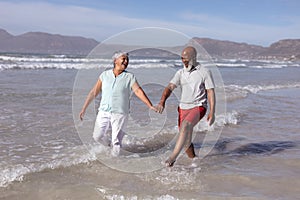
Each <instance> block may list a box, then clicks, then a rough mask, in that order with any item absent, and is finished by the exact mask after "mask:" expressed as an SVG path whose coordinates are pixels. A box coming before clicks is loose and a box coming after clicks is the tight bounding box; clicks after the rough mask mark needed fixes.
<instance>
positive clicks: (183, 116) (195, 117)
mask: <svg viewBox="0 0 300 200" xmlns="http://www.w3.org/2000/svg"><path fill="white" fill-rule="evenodd" d="M205 113H206V108H205V107H203V106H197V107H195V108H191V109H180V108H179V107H178V114H179V115H178V128H180V126H181V123H182V122H183V120H186V121H188V122H190V123H191V124H192V125H193V127H194V126H195V125H196V124H197V123H198V122H199V121H200V120H201V119H202V118H203V117H204V115H205Z"/></svg>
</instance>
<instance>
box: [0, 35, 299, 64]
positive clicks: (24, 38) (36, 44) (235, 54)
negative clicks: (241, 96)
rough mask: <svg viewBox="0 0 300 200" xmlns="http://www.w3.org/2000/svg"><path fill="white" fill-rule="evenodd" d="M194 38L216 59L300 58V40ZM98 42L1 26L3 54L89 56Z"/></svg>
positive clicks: (153, 52) (146, 51) (147, 50)
mask: <svg viewBox="0 0 300 200" xmlns="http://www.w3.org/2000/svg"><path fill="white" fill-rule="evenodd" d="M193 39H194V40H196V41H197V42H199V44H201V45H202V46H203V48H204V49H205V50H206V51H207V52H208V53H209V54H210V55H211V56H212V57H214V58H229V59H231V58H232V59H285V60H300V39H284V40H280V41H278V42H275V43H273V44H271V45H270V46H269V47H263V46H259V45H253V44H247V43H238V42H233V41H224V40H215V39H210V38H198V37H195V38H193ZM98 44H99V42H98V41H96V40H94V39H88V38H84V37H79V36H63V35H59V34H49V33H42V32H29V33H25V34H22V35H18V36H14V35H11V34H10V33H8V32H7V31H6V30H4V29H0V53H38V54H71V55H87V54H88V53H89V52H90V51H91V50H92V49H94V48H95V47H96V46H97V45H98ZM107 48H110V47H109V46H108V47H107ZM112 48H115V47H112ZM123 48H125V47H123ZM175 48H176V49H178V48H182V47H174V49H175ZM125 49H126V48H125ZM129 49H130V48H129ZM132 53H133V54H134V55H136V56H139V54H142V55H148V54H149V55H151V56H156V57H160V56H162V55H163V54H164V55H167V54H166V52H163V53H162V51H157V52H156V51H155V49H145V50H141V51H140V52H132Z"/></svg>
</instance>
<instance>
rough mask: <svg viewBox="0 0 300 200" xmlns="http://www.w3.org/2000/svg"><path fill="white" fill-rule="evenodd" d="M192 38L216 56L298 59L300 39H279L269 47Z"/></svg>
mask: <svg viewBox="0 0 300 200" xmlns="http://www.w3.org/2000/svg"><path fill="white" fill-rule="evenodd" d="M193 39H194V40H196V41H197V42H199V44H201V45H202V47H203V48H204V49H205V50H206V51H207V52H208V53H209V54H210V55H211V56H212V57H216V58H236V59H238V58H241V59H280V60H282V59H285V60H300V39H286V40H280V41H278V42H275V43H273V44H271V45H270V46H269V47H262V46H258V45H251V44H247V43H237V42H232V41H222V40H213V39H209V38H193Z"/></svg>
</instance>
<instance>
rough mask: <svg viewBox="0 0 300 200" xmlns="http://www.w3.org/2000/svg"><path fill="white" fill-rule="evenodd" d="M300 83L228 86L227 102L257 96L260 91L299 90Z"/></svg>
mask: <svg viewBox="0 0 300 200" xmlns="http://www.w3.org/2000/svg"><path fill="white" fill-rule="evenodd" d="M299 87H300V83H289V84H281V85H280V84H277V85H276V84H270V85H245V86H240V85H228V86H225V91H226V97H227V100H235V99H238V98H244V97H247V95H248V94H249V93H253V94H256V93H258V92H260V91H267V90H277V89H288V88H299Z"/></svg>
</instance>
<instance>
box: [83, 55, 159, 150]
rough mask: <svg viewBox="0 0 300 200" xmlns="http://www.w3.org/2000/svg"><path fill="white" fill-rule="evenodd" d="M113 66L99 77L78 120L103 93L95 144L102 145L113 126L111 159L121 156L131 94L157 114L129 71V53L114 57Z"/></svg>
mask: <svg viewBox="0 0 300 200" xmlns="http://www.w3.org/2000/svg"><path fill="white" fill-rule="evenodd" d="M113 62H114V68H113V69H110V70H106V71H104V72H103V73H101V74H100V76H99V79H98V81H97V82H96V84H95V86H94V87H93V88H92V90H91V91H90V92H89V94H88V96H87V98H86V101H85V103H84V105H83V107H82V110H81V112H80V114H79V117H80V119H81V120H83V117H84V114H85V111H86V109H87V107H88V106H89V104H90V102H91V101H92V100H93V99H94V98H95V97H96V96H97V95H98V94H99V93H100V91H101V92H102V98H101V102H100V106H99V112H98V114H97V118H96V122H95V127H94V132H93V138H94V140H96V141H101V139H102V138H103V136H104V134H105V133H106V131H107V130H108V128H109V127H110V126H111V128H112V137H111V144H112V155H113V156H117V155H118V154H119V152H120V148H121V146H122V139H123V137H124V134H125V131H124V129H125V126H126V123H127V120H128V113H129V105H130V94H131V91H134V93H135V95H136V96H137V97H138V98H139V99H141V100H142V101H143V102H144V103H145V104H146V105H147V106H148V107H149V108H150V109H152V110H154V111H157V110H156V108H155V107H153V106H152V103H151V101H150V100H149V99H148V97H147V95H146V94H145V93H144V91H143V89H142V88H141V87H140V86H139V84H138V82H137V80H136V78H135V76H134V75H133V74H132V73H130V72H128V71H126V68H127V66H128V63H129V59H128V53H126V52H120V51H119V52H116V53H115V54H114V55H113Z"/></svg>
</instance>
